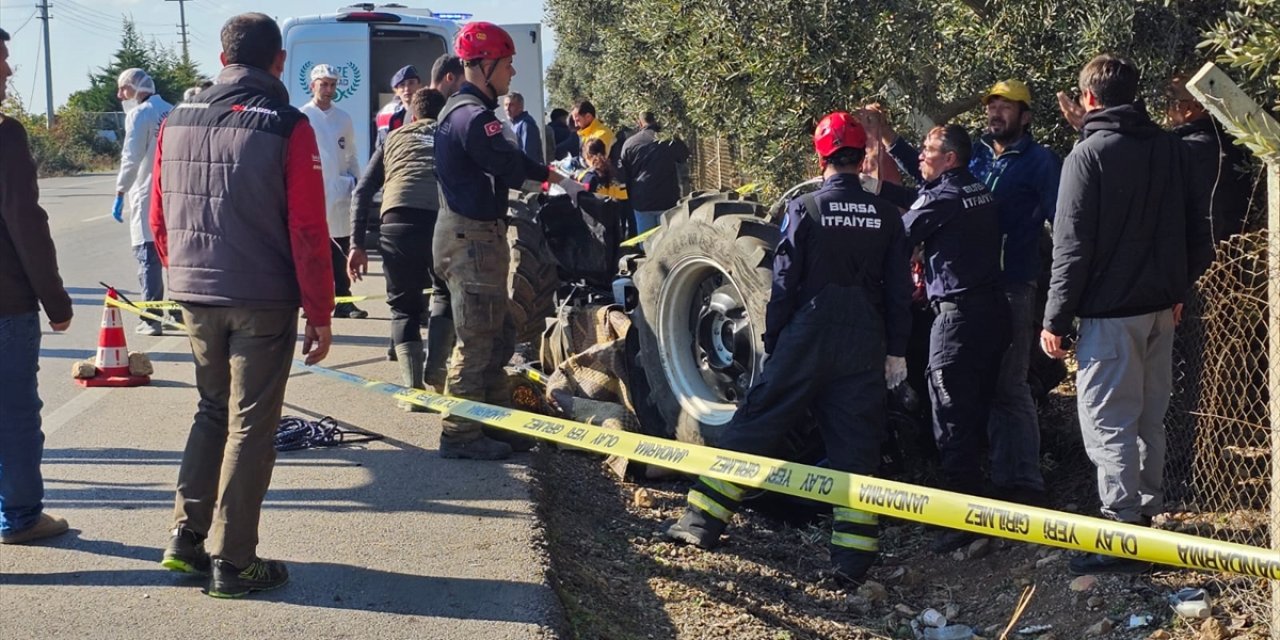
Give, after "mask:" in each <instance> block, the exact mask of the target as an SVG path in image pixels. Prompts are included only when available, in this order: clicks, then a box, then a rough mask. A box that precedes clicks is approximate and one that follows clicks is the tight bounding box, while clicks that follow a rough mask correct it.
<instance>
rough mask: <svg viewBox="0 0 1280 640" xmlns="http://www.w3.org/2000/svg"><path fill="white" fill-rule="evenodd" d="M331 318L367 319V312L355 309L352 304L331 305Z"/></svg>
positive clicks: (358, 308)
mask: <svg viewBox="0 0 1280 640" xmlns="http://www.w3.org/2000/svg"><path fill="white" fill-rule="evenodd" d="M333 317H335V318H352V319H354V320H362V319H364V318H368V317H369V312H368V311H365V310H364V309H361V308H360V307H357V306H356V305H355V303H353V302H339V303H338V304H335V305H333Z"/></svg>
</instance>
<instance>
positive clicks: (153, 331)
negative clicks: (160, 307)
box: [133, 322, 164, 336]
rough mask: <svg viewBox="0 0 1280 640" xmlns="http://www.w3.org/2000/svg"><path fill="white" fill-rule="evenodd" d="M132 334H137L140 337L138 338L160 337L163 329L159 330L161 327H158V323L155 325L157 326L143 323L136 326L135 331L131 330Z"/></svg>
mask: <svg viewBox="0 0 1280 640" xmlns="http://www.w3.org/2000/svg"><path fill="white" fill-rule="evenodd" d="M133 332H134V333H136V334H138V335H140V336H161V335H164V329H163V328H161V326H160V325H159V323H157V324H151V323H150V322H144V323H142V324H140V325H138V326H137V328H135V329H134V330H133Z"/></svg>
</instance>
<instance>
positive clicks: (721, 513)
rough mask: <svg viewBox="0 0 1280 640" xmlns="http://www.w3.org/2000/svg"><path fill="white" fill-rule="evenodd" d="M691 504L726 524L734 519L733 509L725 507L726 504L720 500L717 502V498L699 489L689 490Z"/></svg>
mask: <svg viewBox="0 0 1280 640" xmlns="http://www.w3.org/2000/svg"><path fill="white" fill-rule="evenodd" d="M689 506H691V507H694V508H695V509H698V510H701V511H704V512H706V513H707V515H710V516H711V517H713V518H715V519H716V520H719V521H721V522H724V523H726V524H727V523H728V522H729V521H730V520H732V519H733V512H732V511H729V510H728V509H726V508H724V506H723V505H721V504H720V503H719V502H716V501H715V499H713V498H711V497H710V496H707V495H706V494H704V493H702V492H701V491H698V490H697V489H690V490H689Z"/></svg>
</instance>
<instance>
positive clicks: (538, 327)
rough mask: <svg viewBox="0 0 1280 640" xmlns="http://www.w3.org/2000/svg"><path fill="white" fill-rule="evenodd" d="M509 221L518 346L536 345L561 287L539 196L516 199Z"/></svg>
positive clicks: (509, 291) (509, 281)
mask: <svg viewBox="0 0 1280 640" xmlns="http://www.w3.org/2000/svg"><path fill="white" fill-rule="evenodd" d="M508 206H509V215H508V217H507V243H508V245H510V247H511V272H510V275H509V277H508V278H507V294H508V295H509V296H510V300H511V319H512V321H513V322H514V323H515V327H516V344H522V343H526V342H528V343H534V345H535V349H536V346H537V342H538V339H539V338H540V337H541V335H542V331H543V329H545V328H546V319H547V318H549V317H551V316H554V315H555V293H556V289H558V288H559V287H560V277H559V275H557V273H556V259H555V256H553V255H552V254H551V250H550V249H549V248H548V247H547V239H546V237H545V236H544V235H543V233H542V225H540V224H539V223H538V221H537V209H538V202H537V194H529V195H524V196H521V197H520V198H519V199H515V198H513V199H512V200H511V201H510V202H509V204H508Z"/></svg>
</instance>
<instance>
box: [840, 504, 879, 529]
mask: <svg viewBox="0 0 1280 640" xmlns="http://www.w3.org/2000/svg"><path fill="white" fill-rule="evenodd" d="M831 515H832V516H833V517H834V518H835V521H836V522H849V523H852V524H867V525H872V526H875V525H878V524H880V517H879V516H877V515H876V514H874V513H868V512H866V511H861V510H858V509H850V508H848V507H833V508H832V509H831Z"/></svg>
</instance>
